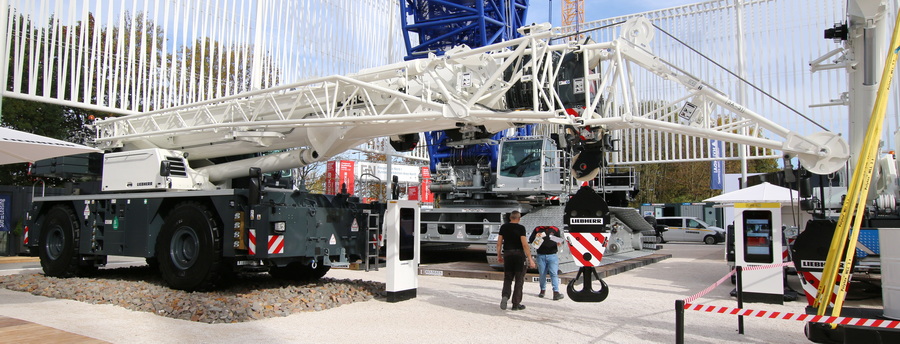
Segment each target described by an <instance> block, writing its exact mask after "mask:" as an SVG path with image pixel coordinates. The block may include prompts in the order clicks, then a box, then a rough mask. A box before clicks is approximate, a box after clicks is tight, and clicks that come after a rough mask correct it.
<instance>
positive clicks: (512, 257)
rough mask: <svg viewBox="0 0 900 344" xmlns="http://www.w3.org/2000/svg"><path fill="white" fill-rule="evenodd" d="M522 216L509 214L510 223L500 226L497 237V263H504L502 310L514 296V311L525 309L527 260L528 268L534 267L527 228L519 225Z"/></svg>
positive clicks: (516, 213) (515, 212)
mask: <svg viewBox="0 0 900 344" xmlns="http://www.w3.org/2000/svg"><path fill="white" fill-rule="evenodd" d="M520 218H522V214H521V213H519V212H518V211H513V212H512V213H510V214H509V223H505V224H503V225H502V226H500V235H499V236H498V237H497V261H499V262H500V263H503V291H502V292H501V295H500V296H501V297H502V298H501V301H500V309H506V303H507V302H508V301H509V298H510V296H512V310H514V311H518V310H523V309H525V305H523V304H522V286H523V285H524V284H525V260H526V259H527V260H528V266H529V267H532V268H533V267H534V259H532V258H531V250H530V249H529V246H528V242H527V241H526V239H525V227H524V226H522V225H520V224H519V219H520ZM513 278H515V279H516V287H515V290H510V289H512V288H511V287H512V281H513Z"/></svg>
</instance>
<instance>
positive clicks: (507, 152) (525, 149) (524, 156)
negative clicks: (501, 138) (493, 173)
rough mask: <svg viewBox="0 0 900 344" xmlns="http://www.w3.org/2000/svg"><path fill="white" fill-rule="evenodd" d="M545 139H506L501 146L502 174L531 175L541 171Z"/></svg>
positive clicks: (507, 175)
mask: <svg viewBox="0 0 900 344" xmlns="http://www.w3.org/2000/svg"><path fill="white" fill-rule="evenodd" d="M542 148H543V141H540V140H528V141H525V140H523V141H506V142H504V143H503V147H502V148H501V150H502V152H501V156H500V175H501V176H504V177H531V176H535V175H537V174H538V173H540V171H541V158H542V157H543V149H542Z"/></svg>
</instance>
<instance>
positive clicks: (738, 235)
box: [734, 203, 784, 304]
mask: <svg viewBox="0 0 900 344" xmlns="http://www.w3.org/2000/svg"><path fill="white" fill-rule="evenodd" d="M734 211H735V215H734V227H735V228H734V233H735V235H734V249H735V250H734V252H735V265H736V266H741V267H743V271H742V274H741V279H740V281H739V283H741V289H742V296H743V301H744V302H763V303H774V304H783V303H784V277H783V273H784V269H783V268H782V267H771V268H764V269H753V270H748V269H747V268H748V267H757V266H762V265H771V264H776V263H781V262H782V250H781V236H782V233H781V204H780V203H735V205H734Z"/></svg>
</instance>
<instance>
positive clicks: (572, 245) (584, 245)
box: [566, 233, 609, 267]
mask: <svg viewBox="0 0 900 344" xmlns="http://www.w3.org/2000/svg"><path fill="white" fill-rule="evenodd" d="M607 239H609V233H566V242H567V243H568V244H569V252H571V253H572V257H574V258H575V265H577V266H594V267H596V266H600V261H601V260H603V254H604V253H606V243H607V241H608V240H607Z"/></svg>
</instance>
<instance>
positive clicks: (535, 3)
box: [525, 0, 703, 26]
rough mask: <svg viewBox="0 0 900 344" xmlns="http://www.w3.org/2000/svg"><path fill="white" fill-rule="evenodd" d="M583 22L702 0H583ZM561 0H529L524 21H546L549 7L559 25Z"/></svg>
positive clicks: (555, 22)
mask: <svg viewBox="0 0 900 344" xmlns="http://www.w3.org/2000/svg"><path fill="white" fill-rule="evenodd" d="M583 1H584V12H585V13H584V20H585V22H589V21H594V20H599V19H605V18H612V17H618V16H621V15H626V14H633V13H641V12H647V11H653V10H660V9H664V8H670V7H676V6H681V5H686V4H693V3H697V2H703V1H702V0H625V1H623V0H583ZM562 3H563V0H531V1H530V2H529V6H528V19H527V20H526V21H525V22H526V23H529V24H530V23H544V22H547V20H548V18H549V14H551V12H550V11H549V10H550V9H552V10H553V12H552V14H553V22H552V24H553V26H559V25H561V21H560V17H559V13H560V9H561V8H562Z"/></svg>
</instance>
